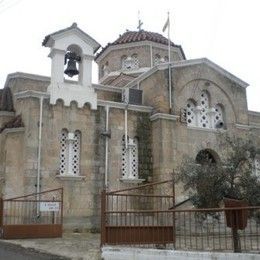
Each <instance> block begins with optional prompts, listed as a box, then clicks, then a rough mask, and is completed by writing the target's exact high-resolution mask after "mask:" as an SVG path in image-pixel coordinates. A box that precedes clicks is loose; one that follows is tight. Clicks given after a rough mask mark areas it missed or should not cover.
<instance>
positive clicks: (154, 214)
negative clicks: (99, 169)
mask: <svg viewBox="0 0 260 260" xmlns="http://www.w3.org/2000/svg"><path fill="white" fill-rule="evenodd" d="M162 186H163V187H162ZM169 191H172V192H169ZM156 192H158V193H160V194H161V195H154V194H156ZM164 192H165V193H167V194H171V193H172V195H163V194H164ZM173 194H174V193H173V181H172V180H170V181H164V182H157V183H152V184H146V185H141V186H138V187H135V188H128V189H124V190H119V191H113V192H106V191H103V192H102V199H101V245H104V244H110V245H139V246H141V245H151V244H158V245H159V244H173V243H174V232H173V231H174V229H173V226H174V212H172V211H169V210H168V209H169V208H170V207H172V206H173V205H174V196H173Z"/></svg>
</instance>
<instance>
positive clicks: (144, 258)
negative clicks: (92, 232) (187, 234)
mask: <svg viewBox="0 0 260 260" xmlns="http://www.w3.org/2000/svg"><path fill="white" fill-rule="evenodd" d="M102 259H104V260H187V259H192V260H208V259H210V260H260V254H238V253H236V254H235V253H218V252H195V251H174V250H160V249H144V248H129V247H108V246H104V247H103V248H102Z"/></svg>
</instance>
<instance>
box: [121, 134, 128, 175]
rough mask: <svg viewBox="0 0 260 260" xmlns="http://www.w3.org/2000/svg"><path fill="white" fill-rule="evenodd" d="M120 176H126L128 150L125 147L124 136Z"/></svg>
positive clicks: (123, 139)
mask: <svg viewBox="0 0 260 260" xmlns="http://www.w3.org/2000/svg"><path fill="white" fill-rule="evenodd" d="M122 178H123V179H126V178H128V152H127V150H126V148H125V136H123V138H122Z"/></svg>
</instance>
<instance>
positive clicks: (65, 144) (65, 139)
mask: <svg viewBox="0 0 260 260" xmlns="http://www.w3.org/2000/svg"><path fill="white" fill-rule="evenodd" d="M80 142H81V133H80V131H78V130H77V131H75V132H74V133H69V132H68V131H67V129H62V131H61V134H60V175H79V170H80V167H79V166H80Z"/></svg>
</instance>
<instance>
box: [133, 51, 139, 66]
mask: <svg viewBox="0 0 260 260" xmlns="http://www.w3.org/2000/svg"><path fill="white" fill-rule="evenodd" d="M138 68H139V59H138V56H137V55H136V54H135V55H133V56H132V69H138Z"/></svg>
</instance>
